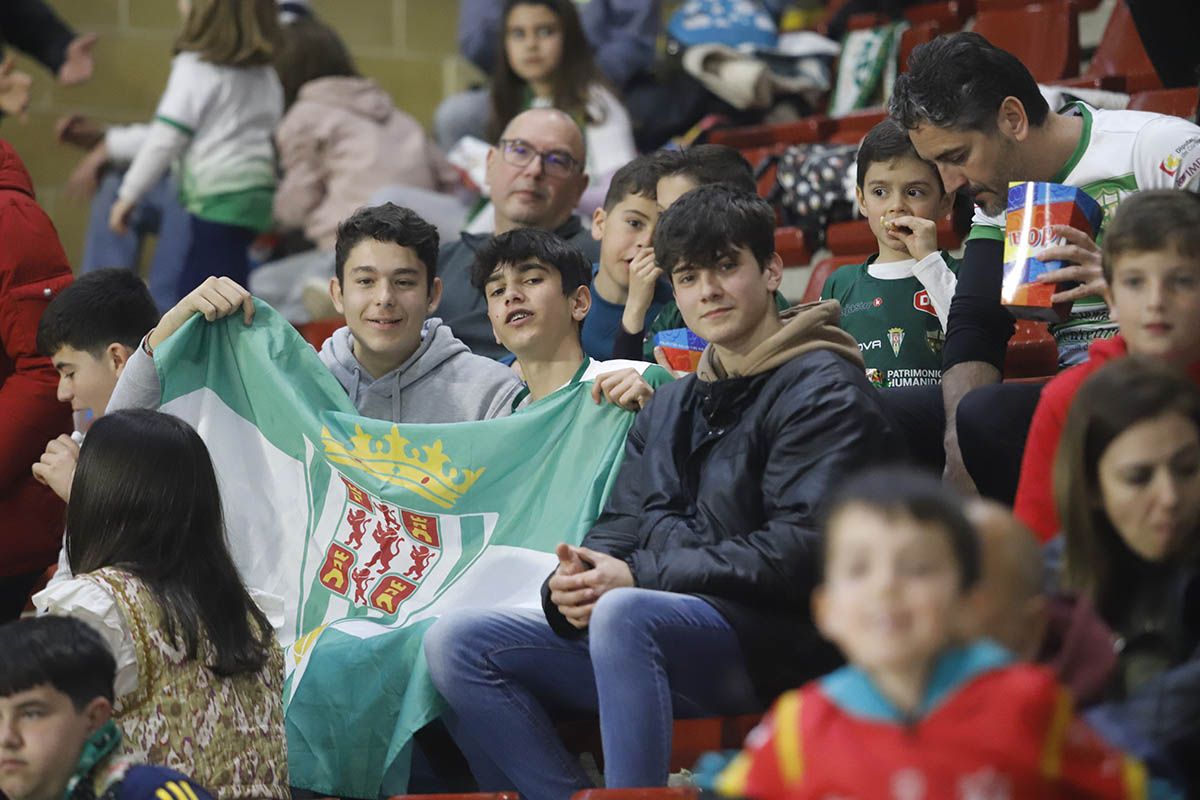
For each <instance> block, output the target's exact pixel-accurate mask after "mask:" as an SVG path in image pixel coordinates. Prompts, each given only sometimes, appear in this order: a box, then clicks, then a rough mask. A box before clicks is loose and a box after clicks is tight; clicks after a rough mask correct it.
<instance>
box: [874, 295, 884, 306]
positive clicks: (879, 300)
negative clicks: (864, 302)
mask: <svg viewBox="0 0 1200 800" xmlns="http://www.w3.org/2000/svg"><path fill="white" fill-rule="evenodd" d="M871 305H873V306H875V307H876V308H879V307H880V306H881V305H883V298H882V297H876V298H875V299H874V300H872V301H871Z"/></svg>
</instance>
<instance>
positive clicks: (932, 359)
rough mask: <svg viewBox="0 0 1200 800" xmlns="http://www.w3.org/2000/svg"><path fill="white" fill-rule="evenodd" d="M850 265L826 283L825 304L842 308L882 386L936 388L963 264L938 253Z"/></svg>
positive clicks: (844, 324)
mask: <svg viewBox="0 0 1200 800" xmlns="http://www.w3.org/2000/svg"><path fill="white" fill-rule="evenodd" d="M877 257H878V256H871V257H870V258H869V259H867V261H866V263H865V264H847V265H846V266H844V267H841V268H839V269H838V270H837V271H836V272H834V273H833V274H832V275H830V276H829V278H828V280H826V281H825V286H824V288H822V289H821V299H822V300H837V301H838V302H839V303H841V305H842V318H841V322H840V323H839V324H840V325H841V327H842V330H844V331H846V332H847V333H849V334H850V335H851V336H853V337H854V339H855V341H857V342H858V349H859V350H860V351H861V352H862V357H863V361H864V362H866V366H867V377H869V378H870V379H871V382H872V383H873V384H875V385H876V386H880V387H883V386H930V385H933V384H938V383H941V381H942V344H943V342H945V340H946V335H945V318H946V315H947V314H948V313H949V309H950V299H951V298H952V297H953V296H954V287H955V285H956V283H957V278H956V274H957V272H958V263H959V262H958V261H957V260H955V259H954V258H952V257H951V256H950V255H949V254H947V253H944V252H943V253H933V254H931V255H929V256H927V257H926V258H923V259H921V261H919V262H916V261H913V260H911V259H910V260H908V261H897V262H892V263H887V264H876V263H875V259H876V258H877Z"/></svg>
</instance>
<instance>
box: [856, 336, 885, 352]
mask: <svg viewBox="0 0 1200 800" xmlns="http://www.w3.org/2000/svg"><path fill="white" fill-rule="evenodd" d="M858 349H859V350H861V351H863V352H866V351H867V350H882V349H883V340H882V339H874V340H872V341H869V342H859V343H858Z"/></svg>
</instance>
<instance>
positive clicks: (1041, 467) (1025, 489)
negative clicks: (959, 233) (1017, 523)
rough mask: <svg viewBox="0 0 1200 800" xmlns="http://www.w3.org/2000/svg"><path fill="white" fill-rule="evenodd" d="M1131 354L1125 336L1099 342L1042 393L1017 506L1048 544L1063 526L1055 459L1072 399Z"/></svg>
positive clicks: (1198, 369)
mask: <svg viewBox="0 0 1200 800" xmlns="http://www.w3.org/2000/svg"><path fill="white" fill-rule="evenodd" d="M1127 354H1128V349H1127V348H1126V346H1125V339H1124V338H1123V337H1121V335H1120V334H1118V335H1116V336H1114V337H1112V338H1111V339H1099V340H1097V341H1095V342H1093V343H1092V347H1091V350H1090V351H1089V352H1088V360H1087V361H1086V362H1084V363H1082V364H1079V365H1078V366H1074V367H1071V368H1070V369H1068V370H1066V371H1064V372H1063V373H1062V374H1060V375H1058V376H1056V377H1055V378H1054V379H1053V380H1051V381H1050V382H1049V383H1047V384H1046V386H1045V388H1043V389H1042V396H1041V399H1040V400H1038V404H1037V410H1035V411H1034V412H1033V422H1032V423H1030V425H1029V438H1028V439H1026V441H1025V455H1024V457H1023V458H1022V459H1021V479H1020V482H1019V483H1018V484H1017V498H1016V501H1015V503H1014V505H1013V513H1014V514H1016V516H1017V519H1019V520H1021V521H1022V522H1024V523H1025V524H1026V525H1028V526H1029V527H1030V528H1031V529H1032V530H1033V532H1034V533H1035V534H1037V536H1038V538H1039V539H1040V540H1041V541H1042V542H1047V541H1049V540H1050V539H1053V538H1054V536H1055V535H1056V534H1058V532H1059V530H1060V527H1061V526H1060V524H1059V520H1058V511H1057V510H1056V509H1055V507H1054V458H1055V456H1056V455H1057V454H1058V440H1059V439H1060V438H1062V431H1063V425H1065V424H1066V421H1067V412H1068V411H1069V410H1070V409H1071V401H1072V400H1074V399H1075V393H1076V392H1078V391H1079V387H1080V386H1082V385H1083V382H1084V381H1085V380H1087V379H1088V377H1089V376H1090V375H1091V374H1092V373H1093V372H1095V371H1096V370H1098V369H1100V367H1102V366H1104V365H1105V364H1107V363H1108V362H1110V361H1115V360H1116V359H1118V358H1121V357H1122V356H1125V355H1127ZM1188 374H1189V375H1191V377H1192V380H1194V381H1196V383H1198V384H1200V363H1198V364H1194V365H1193V366H1192V367H1191V368H1190V369H1189V370H1188Z"/></svg>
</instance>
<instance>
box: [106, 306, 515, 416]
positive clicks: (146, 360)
mask: <svg viewBox="0 0 1200 800" xmlns="http://www.w3.org/2000/svg"><path fill="white" fill-rule="evenodd" d="M350 341H351V339H350V329H349V328H347V327H345V326H343V327H341V328H338V329H337V330H336V331H334V332H333V336H330V337H329V338H328V339H326V340H325V344H324V345H323V346H322V347H321V354H320V355H321V361H322V363H324V364H325V366H326V367H328V368H329V371H330V372H332V373H333V377H335V378H337V380H338V383H340V384H341V385H342V388H343V389H345V390H346V394H348V395H350V402H352V403H354V407H355V408H357V409H358V412H359V413H360V414H362V415H363V416H364V417H374V418H375V419H384V420H391V421H392V422H403V423H430V422H472V421H474V420H480V419H492V418H493V417H505V416H508V415H509V414H511V413H512V404H513V398H515V397H516V396H517V394H518V393H519V392H520V391H521V387H522V386H523V384H522V383H521V381H520V380H519V379H518V378H517V376H516V375H515V374H514V373H513V371H512V370H510V369H509V368H508V367H506V366H504V365H503V364H500V363H499V362H496V361H492V360H491V359H490V358H484V357H483V356H477V355H475V354H474V353H472V352H471V351H470V349H468V348H467V346H466V345H465V344H463V343H462V342H461V341H459V340H458V339H456V338H455V336H454V334H453V333H452V332H451V331H450V328H449V327H447V326H445V325H443V324H442V321H441V320H440V319H438V318H437V317H431V318H429V319H427V320H425V327H424V330H423V331H422V337H421V346H420V347H418V348H417V352H415V353H413V354H412V356H411V357H410V358H409V359H408V360H407V361H405V362H404V363H403V364H401V365H400V366H399V367H397V368H396V369H394V370H392V371H391V372H389V373H387V374H386V375H383V376H381V377H379V378H377V379H372V378H371V375H370V374H369V373H368V372H367V371H366V370H365V369H363V366H362V364H359V363H358V359H357V358H355V357H354V353H353V351H351V349H350ZM160 396H161V391H160V389H159V383H158V372H157V370H156V369H155V367H154V361H153V359H151V358H150V356H148V355H146V353H145V351H144V350H142V348H140V347H139V348H137V349H136V350H135V351H134V352H133V355H131V356H130V358H129V362H128V363H127V364H126V365H125V370H124V372H122V373H121V378H120V379H119V380H118V381H117V387H116V389H114V390H113V396H112V399H111V400H110V401H109V404H108V411H116V410H117V409H119V408H157V407H158V400H159V397H160Z"/></svg>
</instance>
